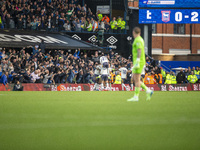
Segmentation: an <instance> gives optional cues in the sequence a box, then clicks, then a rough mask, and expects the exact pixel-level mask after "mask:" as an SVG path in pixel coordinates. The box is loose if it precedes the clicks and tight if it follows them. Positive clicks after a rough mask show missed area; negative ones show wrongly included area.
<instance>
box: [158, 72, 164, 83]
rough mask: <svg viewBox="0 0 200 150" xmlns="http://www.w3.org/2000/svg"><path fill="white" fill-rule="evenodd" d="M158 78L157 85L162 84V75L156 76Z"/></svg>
mask: <svg viewBox="0 0 200 150" xmlns="http://www.w3.org/2000/svg"><path fill="white" fill-rule="evenodd" d="M158 77H159V82H158V83H159V84H162V79H163V77H162V74H160V73H159V74H158Z"/></svg>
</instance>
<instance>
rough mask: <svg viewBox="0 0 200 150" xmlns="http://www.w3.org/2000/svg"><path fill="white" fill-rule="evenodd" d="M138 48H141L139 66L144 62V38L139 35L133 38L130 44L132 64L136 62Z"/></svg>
mask: <svg viewBox="0 0 200 150" xmlns="http://www.w3.org/2000/svg"><path fill="white" fill-rule="evenodd" d="M138 49H141V56H140V67H143V66H144V65H145V64H146V59H145V52H144V40H143V38H142V37H141V36H138V37H136V38H135V40H134V42H133V45H132V55H133V65H134V64H135V63H136V59H137V53H138Z"/></svg>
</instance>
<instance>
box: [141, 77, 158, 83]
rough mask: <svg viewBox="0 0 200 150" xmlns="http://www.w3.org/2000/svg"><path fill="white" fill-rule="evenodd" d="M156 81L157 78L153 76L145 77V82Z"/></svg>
mask: <svg viewBox="0 0 200 150" xmlns="http://www.w3.org/2000/svg"><path fill="white" fill-rule="evenodd" d="M155 83H156V80H155V79H154V77H153V76H149V75H147V76H145V78H144V84H155Z"/></svg>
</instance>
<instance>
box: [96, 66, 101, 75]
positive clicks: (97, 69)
mask: <svg viewBox="0 0 200 150" xmlns="http://www.w3.org/2000/svg"><path fill="white" fill-rule="evenodd" d="M100 71H101V65H98V66H96V69H95V71H94V74H96V75H100Z"/></svg>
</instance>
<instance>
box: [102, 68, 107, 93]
mask: <svg viewBox="0 0 200 150" xmlns="http://www.w3.org/2000/svg"><path fill="white" fill-rule="evenodd" d="M108 75H109V71H108V68H106V67H103V66H102V67H101V80H102V83H101V90H104V85H105V84H106V89H107V90H108V89H109V84H108Z"/></svg>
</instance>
